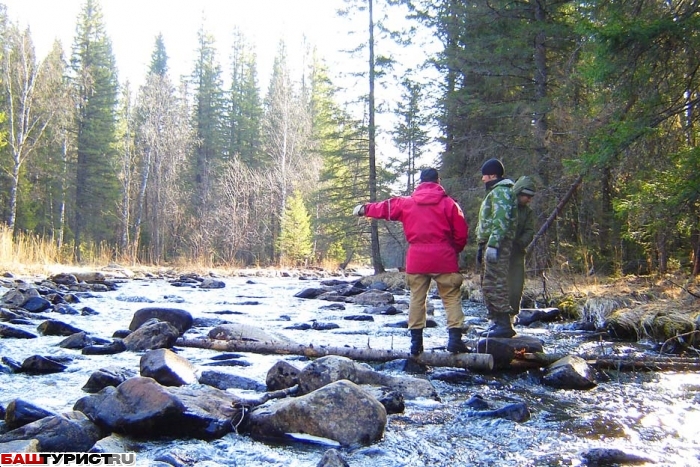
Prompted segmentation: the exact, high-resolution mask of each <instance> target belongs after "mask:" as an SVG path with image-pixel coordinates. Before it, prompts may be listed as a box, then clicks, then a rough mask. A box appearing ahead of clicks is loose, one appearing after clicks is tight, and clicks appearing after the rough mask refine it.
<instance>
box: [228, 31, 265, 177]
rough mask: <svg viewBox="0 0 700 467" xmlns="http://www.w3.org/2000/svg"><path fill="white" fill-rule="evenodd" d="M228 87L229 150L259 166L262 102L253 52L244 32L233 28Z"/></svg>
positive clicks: (230, 153) (232, 153)
mask: <svg viewBox="0 0 700 467" xmlns="http://www.w3.org/2000/svg"><path fill="white" fill-rule="evenodd" d="M231 58H232V60H231V61H232V64H231V89H230V91H229V118H228V154H229V157H233V156H235V155H238V156H240V159H241V160H242V161H243V162H244V163H245V164H246V165H247V166H249V167H259V166H260V162H261V161H260V153H261V150H262V148H261V141H260V132H261V128H260V126H261V120H262V113H263V110H262V103H261V100H260V91H259V89H258V78H257V70H256V55H255V52H254V51H253V49H252V46H251V45H250V44H249V42H248V41H247V40H246V38H245V37H244V35H243V33H242V32H241V31H240V30H238V29H236V31H235V32H234V44H233V53H232V57H231Z"/></svg>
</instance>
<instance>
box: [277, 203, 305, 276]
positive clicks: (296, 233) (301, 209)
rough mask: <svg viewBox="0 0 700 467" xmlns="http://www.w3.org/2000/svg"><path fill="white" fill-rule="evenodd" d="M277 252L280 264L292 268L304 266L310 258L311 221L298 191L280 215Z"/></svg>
mask: <svg viewBox="0 0 700 467" xmlns="http://www.w3.org/2000/svg"><path fill="white" fill-rule="evenodd" d="M279 250H280V258H281V263H282V264H285V263H287V264H290V265H292V266H302V265H305V264H306V263H307V262H308V260H309V259H310V256H311V219H310V216H309V213H308V211H307V209H306V206H304V199H303V198H302V195H301V192H299V191H298V190H295V191H294V193H292V196H290V198H289V201H288V203H287V207H286V209H285V211H284V214H283V215H282V228H281V232H280V236H279Z"/></svg>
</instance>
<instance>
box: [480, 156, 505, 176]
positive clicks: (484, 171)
mask: <svg viewBox="0 0 700 467" xmlns="http://www.w3.org/2000/svg"><path fill="white" fill-rule="evenodd" d="M504 173H505V169H504V168H503V164H502V163H501V161H499V160H498V159H489V160H487V161H486V162H484V165H482V166H481V175H497V176H498V177H502V176H503V174H504Z"/></svg>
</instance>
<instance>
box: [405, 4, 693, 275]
mask: <svg viewBox="0 0 700 467" xmlns="http://www.w3.org/2000/svg"><path fill="white" fill-rule="evenodd" d="M409 3H410V4H411V6H412V8H413V14H414V15H415V17H417V18H419V19H420V21H421V23H422V24H424V25H425V26H426V27H429V28H431V29H432V30H433V31H434V33H435V34H436V35H437V36H438V37H439V38H440V41H441V43H442V51H441V53H440V54H439V56H437V57H434V61H433V63H434V64H435V66H437V67H438V68H439V70H440V71H441V75H442V76H443V77H444V80H443V81H442V82H441V83H440V88H439V91H437V92H436V93H437V94H438V95H439V96H440V101H439V104H438V109H439V111H438V112H437V119H438V122H439V125H440V128H441V134H442V138H443V143H444V149H445V150H444V153H443V155H442V162H443V168H444V171H445V172H446V174H445V175H446V176H445V178H449V180H448V184H449V186H450V188H451V190H452V192H453V193H454V194H455V195H456V196H457V197H458V199H459V200H460V201H461V202H462V204H463V206H464V207H465V208H466V210H467V212H468V213H471V215H472V219H474V217H473V216H474V213H475V212H476V211H475V208H474V204H475V203H476V202H477V200H478V199H480V198H481V195H482V193H481V190H482V189H481V187H480V183H479V179H478V169H479V166H480V163H481V162H482V161H484V160H486V159H488V158H489V157H498V158H501V159H502V160H503V161H504V163H505V166H506V171H507V175H509V176H511V177H513V178H515V177H517V176H519V175H522V174H528V175H533V176H535V177H536V178H537V180H538V183H539V190H540V191H539V194H538V196H536V198H535V203H534V208H535V209H536V211H537V213H538V215H539V219H540V223H543V222H544V220H545V219H546V218H547V217H548V215H549V214H550V213H552V212H553V211H554V209H555V206H556V205H557V204H558V202H559V201H560V200H561V199H562V198H563V197H564V196H565V194H566V193H567V192H569V191H570V188H571V187H572V186H576V187H577V189H576V190H574V192H573V193H574V195H573V196H572V198H571V200H570V201H569V203H568V204H567V205H566V206H565V207H564V209H563V210H562V211H561V212H560V213H559V215H558V217H557V220H556V222H554V223H553V225H552V227H550V228H549V230H548V232H547V233H546V234H545V236H544V237H542V239H541V240H540V241H539V242H538V243H537V244H536V245H535V246H534V247H535V255H534V257H533V260H532V263H533V265H534V266H536V267H537V268H538V269H541V268H544V267H550V266H552V265H560V264H568V265H573V266H576V268H577V270H579V271H583V272H586V271H589V270H591V269H593V268H595V270H598V271H604V272H609V273H613V272H614V273H618V272H638V271H651V270H660V271H666V270H668V269H669V268H670V267H672V266H681V267H683V268H685V269H688V268H692V270H693V272H694V273H695V274H697V273H698V272H700V249H699V248H700V204H699V203H698V201H699V200H700V177H699V176H698V174H699V172H698V171H697V166H698V164H699V163H700V149H698V118H700V114H699V113H698V111H697V109H698V99H699V98H700V74H699V73H698V71H699V68H698V67H699V65H700V55H698V54H697V50H700V49H699V47H700V27H699V26H700V2H698V1H697V0H664V1H661V0H622V1H618V0H615V1H613V0H593V1H583V2H572V1H568V0H488V1H481V0H475V1H462V0H439V1H422V0H417V1H411V2H409Z"/></svg>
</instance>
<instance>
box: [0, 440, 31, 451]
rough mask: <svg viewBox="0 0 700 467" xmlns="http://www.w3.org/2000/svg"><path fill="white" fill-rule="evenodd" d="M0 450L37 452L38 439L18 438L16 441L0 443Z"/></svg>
mask: <svg viewBox="0 0 700 467" xmlns="http://www.w3.org/2000/svg"><path fill="white" fill-rule="evenodd" d="M0 452H6V453H7V452H21V453H26V452H39V440H36V439H19V440H17V441H8V442H7V443H0Z"/></svg>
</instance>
